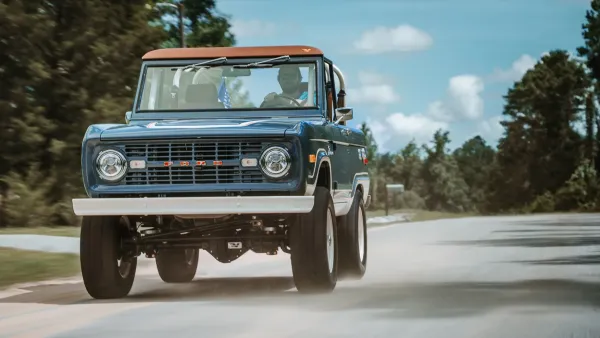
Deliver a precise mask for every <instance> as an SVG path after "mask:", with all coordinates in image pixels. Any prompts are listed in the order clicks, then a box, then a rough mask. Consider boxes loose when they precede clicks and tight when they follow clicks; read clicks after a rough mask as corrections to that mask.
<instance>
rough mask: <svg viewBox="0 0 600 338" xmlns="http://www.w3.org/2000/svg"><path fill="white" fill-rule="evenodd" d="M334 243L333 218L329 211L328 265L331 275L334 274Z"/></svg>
mask: <svg viewBox="0 0 600 338" xmlns="http://www.w3.org/2000/svg"><path fill="white" fill-rule="evenodd" d="M334 241H335V237H334V235H333V218H332V217H331V210H327V263H329V273H333V263H334V257H333V255H334V254H335V248H334V244H335V242H334Z"/></svg>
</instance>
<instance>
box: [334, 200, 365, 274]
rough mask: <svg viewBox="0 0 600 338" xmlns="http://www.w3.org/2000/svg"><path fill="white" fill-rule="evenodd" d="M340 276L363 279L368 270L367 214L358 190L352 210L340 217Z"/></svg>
mask: <svg viewBox="0 0 600 338" xmlns="http://www.w3.org/2000/svg"><path fill="white" fill-rule="evenodd" d="M339 220H340V222H339V223H338V224H339V227H338V231H339V238H340V240H339V246H340V270H339V275H340V278H344V279H362V278H363V276H364V275H365V272H366V270H367V242H368V241H367V216H366V213H365V205H364V201H363V194H362V192H361V191H360V190H357V191H356V193H355V194H354V199H353V201H352V206H351V207H350V211H348V214H346V215H345V216H342V217H340V218H339Z"/></svg>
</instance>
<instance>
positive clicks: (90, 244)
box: [79, 216, 137, 299]
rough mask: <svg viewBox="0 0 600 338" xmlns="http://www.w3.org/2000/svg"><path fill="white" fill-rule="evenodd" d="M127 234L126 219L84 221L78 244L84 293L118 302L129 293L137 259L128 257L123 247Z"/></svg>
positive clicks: (110, 217)
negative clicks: (117, 299) (116, 299)
mask: <svg viewBox="0 0 600 338" xmlns="http://www.w3.org/2000/svg"><path fill="white" fill-rule="evenodd" d="M129 234H130V233H129V223H128V219H127V218H126V217H120V216H84V217H83V222H82V224H81V237H80V240H79V243H80V244H79V245H80V247H79V250H80V256H79V257H80V264H81V274H82V276H83V284H84V286H85V289H86V290H87V292H88V294H89V295H90V296H92V297H93V298H96V299H112V298H121V297H125V296H127V295H128V294H129V291H131V287H132V286H133V280H134V278H135V272H136V268H137V257H135V256H127V255H126V253H125V251H124V250H123V246H122V240H123V239H124V238H127V236H129Z"/></svg>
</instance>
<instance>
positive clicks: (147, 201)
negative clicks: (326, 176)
mask: <svg viewBox="0 0 600 338" xmlns="http://www.w3.org/2000/svg"><path fill="white" fill-rule="evenodd" d="M313 205H314V197H313V196H258V197H253V196H235V197H148V198H76V199H73V211H74V212H75V215H77V216H110V215H114V216H146V215H213V214H297V213H308V212H310V211H311V210H312V208H313Z"/></svg>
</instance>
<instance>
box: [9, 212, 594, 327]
mask: <svg viewBox="0 0 600 338" xmlns="http://www.w3.org/2000/svg"><path fill="white" fill-rule="evenodd" d="M599 251H600V215H561V216H556V215H548V216H519V217H497V218H495V217H488V218H469V219H454V220H440V221H431V222H420V223H405V224H398V225H394V226H389V227H384V228H377V229H374V230H372V231H370V232H369V262H368V270H367V274H366V276H365V278H364V279H363V280H361V281H342V282H339V284H338V287H337V289H336V290H335V291H334V293H332V294H330V295H326V296H303V295H299V294H297V293H296V291H295V288H294V286H293V282H292V280H291V268H290V263H289V256H288V255H286V254H282V253H280V254H279V255H277V256H263V255H254V254H247V255H246V256H244V257H242V258H241V259H240V260H238V261H236V262H234V263H231V264H228V265H225V264H220V263H217V262H216V261H215V260H214V259H213V258H212V257H210V256H208V255H206V254H202V255H201V263H200V264H201V265H200V266H199V271H198V275H197V277H196V280H195V281H193V282H192V283H190V284H187V285H167V284H164V283H162V281H160V279H159V278H158V275H157V273H156V269H155V268H154V266H153V265H148V266H147V267H146V268H143V269H142V271H140V273H139V274H138V277H137V278H136V281H135V283H134V289H133V290H132V293H131V295H130V296H129V297H128V298H126V299H123V300H118V301H96V300H92V299H90V298H89V297H88V295H87V294H86V293H85V290H84V289H83V286H82V285H81V284H80V283H77V282H76V281H75V282H73V283H67V284H58V285H45V286H35V287H30V288H27V289H26V290H21V291H19V290H17V291H8V292H6V291H5V292H4V293H0V337H73V338H81V337H110V336H115V337H143V338H152V337H173V338H175V337H203V338H204V337H228V338H234V337H235V338H237V337H261V338H266V337H277V338H283V337H304V338H306V337H311V336H315V337H418V338H433V337H443V338H450V337H459V338H470V337H485V338H492V337H502V338H506V337H518V338H528V337H536V338H539V337H544V338H550V337H569V338H583V337H586V338H587V337H600V320H599V319H600V313H599V311H598V309H599V306H600V253H599ZM150 263H151V264H153V263H152V262H150ZM19 292H21V294H18V293H19Z"/></svg>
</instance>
